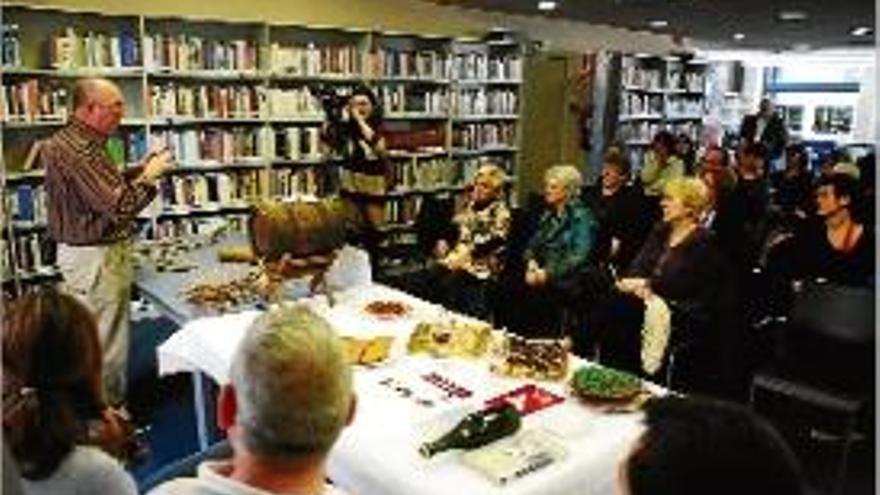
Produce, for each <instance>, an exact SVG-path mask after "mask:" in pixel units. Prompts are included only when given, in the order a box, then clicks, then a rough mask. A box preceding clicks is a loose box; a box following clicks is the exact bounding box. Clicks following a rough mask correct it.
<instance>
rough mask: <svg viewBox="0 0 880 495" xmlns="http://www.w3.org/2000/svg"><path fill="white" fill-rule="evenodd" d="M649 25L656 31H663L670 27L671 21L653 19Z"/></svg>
mask: <svg viewBox="0 0 880 495" xmlns="http://www.w3.org/2000/svg"><path fill="white" fill-rule="evenodd" d="M648 25H649V26H651V27H652V28H654V29H662V28H665V27H667V26H669V21H667V20H666V19H652V20H650V21H648Z"/></svg>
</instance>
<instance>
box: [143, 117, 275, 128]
mask: <svg viewBox="0 0 880 495" xmlns="http://www.w3.org/2000/svg"><path fill="white" fill-rule="evenodd" d="M265 122H266V121H265V119H261V118H257V117H230V118H219V117H218V118H212V117H188V116H173V117H153V118H150V119H148V120H147V123H148V124H149V125H150V126H151V127H174V126H188V125H206V124H212V125H213V124H216V125H236V124H245V125H259V124H264V123H265Z"/></svg>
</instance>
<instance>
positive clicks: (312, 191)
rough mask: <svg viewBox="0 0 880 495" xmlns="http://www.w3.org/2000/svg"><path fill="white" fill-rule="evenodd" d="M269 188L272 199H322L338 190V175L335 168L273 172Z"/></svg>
mask: <svg viewBox="0 0 880 495" xmlns="http://www.w3.org/2000/svg"><path fill="white" fill-rule="evenodd" d="M269 187H270V193H271V194H272V197H274V198H290V197H294V196H302V195H306V196H316V197H324V196H328V195H330V194H335V193H336V192H337V191H338V190H339V173H338V169H337V168H336V167H326V168H324V167H322V168H315V167H308V168H302V169H281V170H273V171H272V180H271V181H270V186H269Z"/></svg>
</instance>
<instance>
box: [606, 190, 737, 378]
mask: <svg viewBox="0 0 880 495" xmlns="http://www.w3.org/2000/svg"><path fill="white" fill-rule="evenodd" d="M708 202H709V192H708V189H707V188H706V186H705V184H704V183H703V182H702V181H701V180H700V179H696V178H678V179H672V180H670V181H669V182H668V183H667V184H666V187H665V192H664V196H663V199H662V201H661V207H662V209H663V221H662V223H660V224H658V225H657V226H656V227H655V228H654V230H653V231H652V232H651V234H650V235H649V237H648V239H647V241H645V244H644V246H643V247H642V249H641V251H640V252H639V254H638V255H637V256H636V258H635V260H633V263H632V265H630V267H629V269H628V271H627V273H626V274H625V276H624V277H623V278H621V279H620V280H618V282H617V291H616V292H615V293H614V294H612V295H611V296H610V297H609V298H608V299H606V300H605V301H603V302H602V303H600V304H599V305H598V306H597V308H596V311H595V312H594V315H593V319H592V324H593V326H594V328H596V329H597V330H598V331H599V346H600V356H601V361H602V362H603V363H605V364H608V365H610V366H612V367H617V368H621V369H625V370H629V371H632V372H635V373H639V374H642V375H647V376H652V375H654V374H655V373H656V372H657V371H658V370H659V367H660V364H661V362H662V357H663V353H664V352H665V347H666V342H668V338H669V330H670V329H669V328H666V329H665V331H666V333H665V334H664V333H663V329H660V330H661V331H660V332H646V336H647V337H648V339H643V337H642V336H643V326H644V325H645V313H646V308H647V307H648V305H653V304H654V303H655V302H654V301H652V300H653V299H654V298H660V299H661V300H662V301H664V302H665V303H666V305H667V307H668V310H669V311H671V313H672V321H673V322H674V326H680V324H683V323H687V325H688V326H691V327H694V328H695V329H697V331H696V332H694V333H695V334H697V333H699V334H701V335H700V336H701V337H703V339H702V341H701V342H695V344H703V347H714V346H712V345H711V344H717V343H718V342H717V339H714V338H709V337H718V336H719V335H715V336H712V335H710V332H718V330H719V329H718V328H717V326H716V325H717V323H718V322H719V321H720V318H719V315H720V308H721V305H722V303H725V302H730V299H731V296H730V295H729V294H727V293H725V292H724V290H725V288H726V287H725V286H727V285H728V284H727V283H726V281H727V280H729V279H730V277H729V276H727V275H725V272H726V268H725V266H724V265H723V263H722V257H721V255H720V254H719V252H718V248H717V247H716V245H715V243H714V240H713V236H712V234H711V233H710V232H709V231H708V230H707V229H705V228H704V227H703V226H702V225H701V224H700V217H701V214H702V213H703V211H704V210H705V209H706V207H707V206H708ZM679 322H681V323H679ZM693 337H697V335H694V336H693ZM713 341H714V342H713ZM701 352H704V353H705V354H704V355H705V356H707V358H709V359H716V358H717V356H718V354H717V353H715V352H712V351H711V350H710V349H708V348H707V349H706V350H705V351H701Z"/></svg>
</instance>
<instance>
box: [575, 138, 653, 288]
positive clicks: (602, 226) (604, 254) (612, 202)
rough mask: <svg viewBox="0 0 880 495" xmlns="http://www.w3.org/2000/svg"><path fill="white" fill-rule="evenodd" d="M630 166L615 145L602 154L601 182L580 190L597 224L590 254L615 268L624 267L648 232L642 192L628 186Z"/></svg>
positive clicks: (648, 218) (648, 215)
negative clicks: (593, 244) (603, 155)
mask: <svg viewBox="0 0 880 495" xmlns="http://www.w3.org/2000/svg"><path fill="white" fill-rule="evenodd" d="M629 178H630V166H629V161H628V160H627V158H626V155H625V154H624V153H623V152H622V151H620V150H619V149H617V148H610V149H609V150H608V151H607V152H606V153H605V159H604V164H603V165H602V177H601V181H600V182H599V183H598V184H596V185H595V186H591V187H588V188H586V189H585V191H584V195H583V196H584V201H585V203H586V204H587V206H588V207H589V209H590V212H592V214H593V216H594V217H595V219H596V223H597V226H598V230H597V234H596V242H595V249H594V252H593V254H594V255H595V258H596V259H597V260H598V261H601V262H605V263H608V264H609V265H610V266H613V267H614V269H615V270H618V271H621V270H624V269H626V267H628V266H629V264H630V262H632V260H633V258H635V255H636V254H637V253H638V252H639V249H640V248H641V247H642V243H643V242H644V241H645V238H646V237H647V236H648V233H649V232H650V231H651V225H652V224H653V223H654V220H655V219H654V218H652V216H651V211H650V208H649V207H648V204H647V203H646V201H645V197H644V196H643V195H642V192H641V191H640V190H639V189H638V188H636V187H633V186H631V185H629Z"/></svg>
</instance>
